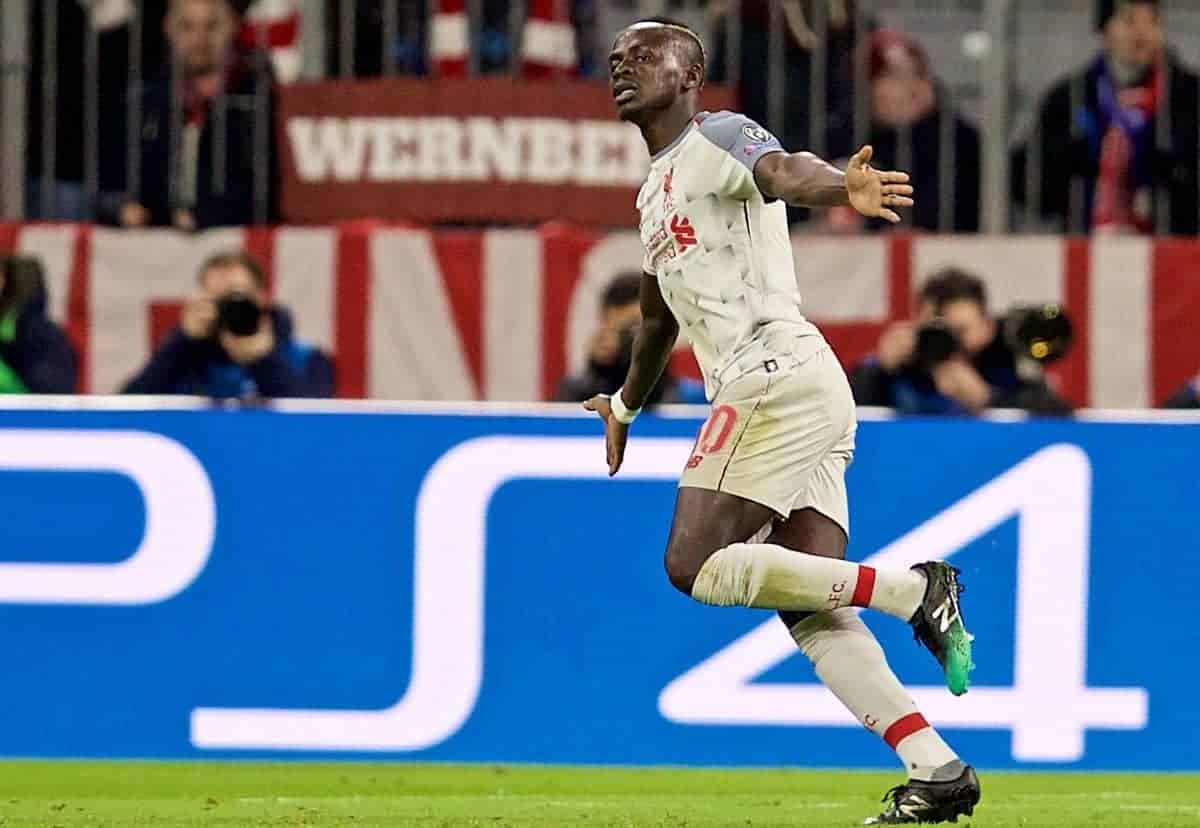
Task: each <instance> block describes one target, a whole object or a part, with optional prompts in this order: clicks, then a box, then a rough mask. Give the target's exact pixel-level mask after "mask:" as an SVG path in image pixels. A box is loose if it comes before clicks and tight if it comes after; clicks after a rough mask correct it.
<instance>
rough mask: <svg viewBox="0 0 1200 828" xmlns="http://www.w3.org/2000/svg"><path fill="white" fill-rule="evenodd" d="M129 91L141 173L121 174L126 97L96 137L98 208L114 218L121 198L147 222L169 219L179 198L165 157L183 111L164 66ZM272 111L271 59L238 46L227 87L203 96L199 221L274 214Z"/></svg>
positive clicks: (219, 223)
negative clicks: (141, 210)
mask: <svg viewBox="0 0 1200 828" xmlns="http://www.w3.org/2000/svg"><path fill="white" fill-rule="evenodd" d="M130 94H135V95H138V96H139V99H140V104H141V129H140V130H139V134H140V136H141V146H140V181H138V182H136V183H137V185H138V186H137V188H136V191H134V190H133V188H132V187H131V184H132V183H133V182H130V181H129V180H128V177H127V175H126V163H127V155H126V144H127V142H126V141H125V140H124V135H125V132H124V130H125V123H126V112H127V106H128V100H126V101H125V102H123V103H122V105H121V107H120V109H119V111H118V112H117V113H113V117H112V118H111V119H109V121H108V127H107V129H108V131H107V133H106V136H105V137H106V138H107V140H105V141H102V144H101V146H102V149H101V153H102V154H101V189H102V191H103V192H104V196H103V204H102V213H103V215H104V217H105V218H106V219H108V220H110V221H115V220H116V219H117V217H118V214H119V210H120V207H121V205H122V204H123V203H125V202H126V201H136V202H138V203H139V204H141V205H142V206H144V207H145V208H146V209H147V210H149V211H150V214H151V224H152V225H155V226H170V225H171V224H172V223H173V214H174V211H175V208H176V207H178V206H180V198H181V197H180V193H179V189H178V187H179V177H178V173H177V171H176V170H172V169H171V163H170V162H171V159H172V156H173V154H172V145H173V144H174V145H175V151H176V153H177V152H178V150H179V142H180V141H181V140H182V138H181V136H182V121H181V120H180V119H181V118H182V115H181V108H180V106H178V105H177V102H176V100H175V98H176V95H175V92H174V87H173V85H172V83H171V77H170V71H169V69H168V70H163V71H162V72H161V73H160V74H159V75H158V76H157V77H155V78H154V79H152V80H151V81H150V82H148V83H146V84H145V85H144V86H143V87H142V88H140V89H137V90H132V91H131V92H130ZM274 119H275V94H274V76H273V74H272V71H271V65H270V60H269V58H268V57H267V56H266V55H265V54H264V53H262V52H250V53H244V54H242V55H241V56H240V57H239V59H238V63H237V64H236V65H235V67H234V69H233V71H232V73H231V75H230V78H229V81H228V84H227V88H226V91H225V92H224V93H223V94H222V95H220V96H218V97H217V98H216V99H214V100H213V101H211V102H210V103H209V104H208V108H207V113H206V115H205V117H204V121H203V125H202V127H201V132H200V148H199V158H198V162H197V167H196V194H195V204H194V205H191V209H192V211H193V214H194V215H195V218H196V226H197V228H200V229H202V228H205V227H223V226H233V225H247V224H259V223H269V222H272V221H275V220H276V219H277V218H278V215H279V212H278V192H279V169H278V153H277V151H276V142H275V120H274ZM222 123H223V127H224V128H223V129H222V128H221V127H222ZM173 124H174V126H173ZM222 136H223V140H218V138H221V137H222ZM256 144H257V145H258V146H256ZM106 150H107V151H106ZM175 157H178V156H177V155H176V156H175ZM222 173H223V174H222ZM259 187H262V188H263V189H262V196H263V203H262V205H261V212H260V210H259V209H256V191H257V189H258V188H259ZM260 219H261V221H260Z"/></svg>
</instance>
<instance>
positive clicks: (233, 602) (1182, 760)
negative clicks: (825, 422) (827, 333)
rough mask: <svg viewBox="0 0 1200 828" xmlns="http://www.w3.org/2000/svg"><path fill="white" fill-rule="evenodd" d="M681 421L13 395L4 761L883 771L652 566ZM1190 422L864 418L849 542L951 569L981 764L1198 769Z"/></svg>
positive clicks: (924, 695) (918, 694) (776, 659)
mask: <svg viewBox="0 0 1200 828" xmlns="http://www.w3.org/2000/svg"><path fill="white" fill-rule="evenodd" d="M698 426H699V421H698V420H697V419H694V418H688V417H682V418H670V417H664V418H656V417H646V418H645V419H644V420H639V422H638V424H637V427H636V430H635V434H636V436H635V438H634V439H633V440H632V441H631V444H630V446H629V451H628V455H627V463H626V467H625V469H624V470H623V471H622V472H621V474H620V475H618V476H617V477H616V478H615V479H608V478H607V475H606V471H605V466H604V458H603V444H602V439H601V437H600V433H599V428H598V423H596V422H595V421H594V420H592V419H587V418H582V417H573V416H571V417H563V416H546V415H520V414H498V413H496V412H495V411H491V412H483V413H475V414H472V413H460V414H453V413H445V414H435V413H414V412H402V411H394V412H382V413H380V412H373V413H363V412H355V411H349V410H347V411H337V410H334V411H328V412H308V413H305V412H297V411H269V410H259V411H220V410H157V411H121V410H57V411H52V410H32V409H31V410H5V411H0V502H3V504H4V506H5V509H4V518H3V522H2V523H0V630H3V634H2V635H3V642H4V653H5V659H4V663H5V668H6V669H5V680H4V682H3V684H0V754H3V755H7V756H97V757H114V756H118V757H190V758H198V757H214V758H215V757H230V756H237V757H263V756H269V757H278V758H288V757H297V758H299V757H305V758H311V757H315V756H326V757H329V756H341V757H384V758H393V759H423V760H455V761H457V760H466V761H473V760H488V761H491V760H513V761H528V762H571V763H621V764H641V763H647V764H650V763H664V764H666V763H669V764H682V763H695V764H733V765H756V764H761V765H781V764H789V765H813V766H838V767H854V766H864V767H871V766H890V765H891V764H892V763H893V761H894V760H893V758H892V756H891V754H890V752H889V751H888V749H887V748H886V746H884V745H883V744H881V743H880V742H879V740H878V739H876V738H875V737H874V736H872V735H871V734H869V733H868V732H867V731H866V730H865V729H863V728H862V727H861V726H859V725H858V724H857V723H856V722H855V721H854V719H853V718H852V717H851V716H850V715H849V714H848V713H846V712H845V711H843V710H842V709H841V708H840V707H839V706H838V704H837V702H836V700H834V699H833V697H832V696H830V695H829V694H828V693H827V692H826V691H825V690H824V689H823V688H821V687H820V685H818V684H817V683H816V681H815V678H814V676H813V673H812V670H811V668H810V667H809V666H808V664H807V662H806V661H805V660H804V658H803V657H802V656H800V655H799V654H798V653H797V652H796V651H795V647H794V645H793V644H792V643H791V640H790V638H789V637H788V635H787V633H786V630H784V628H783V626H782V625H781V624H780V623H779V622H778V621H777V620H776V619H775V618H774V616H773V614H771V613H767V612H762V611H753V610H732V609H716V608H711V607H705V606H701V605H698V604H695V603H693V602H692V601H690V600H689V599H687V598H685V597H684V596H682V595H680V594H679V593H678V592H676V591H675V590H674V589H673V588H672V587H671V586H670V585H669V583H668V582H667V580H666V578H665V576H664V574H663V570H662V563H661V560H662V549H663V546H664V542H665V539H666V534H667V529H668V522H669V517H670V512H671V508H672V504H673V499H674V495H675V481H676V479H677V476H678V472H679V470H680V469H681V468H682V465H683V463H684V461H685V460H686V458H687V456H688V453H689V449H690V447H691V445H692V441H693V439H694V435H695V432H696V429H697V427H698ZM1198 460H1200V425H1195V424H1166V423H1110V422H1066V421H1063V422H1029V423H1005V422H975V421H965V420H962V421H946V420H923V421H913V420H909V421H899V420H897V421H877V422H876V421H872V422H864V423H863V424H862V425H861V427H860V431H859V447H858V454H857V457H856V460H855V462H854V464H853V465H852V467H851V469H850V472H849V488H850V498H851V512H852V524H853V526H852V538H851V544H850V556H851V557H852V558H854V559H856V560H870V561H871V562H873V563H874V564H875V565H876V566H907V565H908V564H910V563H912V562H915V561H918V560H924V559H928V558H945V557H951V558H952V559H953V560H954V562H955V563H956V564H957V565H959V566H960V567H961V568H962V569H963V571H964V579H965V581H966V583H967V584H968V592H967V593H966V595H965V596H964V601H965V604H964V611H965V612H966V613H967V617H968V620H969V622H970V625H971V626H972V628H973V631H974V632H975V634H976V636H977V641H976V661H977V663H978V665H979V667H978V669H977V671H976V672H975V674H974V677H973V678H974V682H975V683H974V686H973V687H972V690H971V691H970V693H968V694H967V695H966V696H964V697H962V698H953V697H951V696H950V695H949V693H948V692H946V691H945V689H944V688H943V687H942V685H941V683H940V672H939V670H938V668H937V665H936V664H935V663H934V662H933V660H932V659H931V658H930V657H929V656H928V654H927V653H926V652H924V651H923V650H921V649H920V648H919V647H918V646H916V645H915V644H914V642H913V640H912V636H911V633H910V632H909V630H908V628H907V627H906V626H905V625H904V624H901V623H899V622H897V621H895V620H893V619H891V618H887V617H882V616H873V615H871V614H870V613H868V614H866V615H864V618H866V620H867V621H868V623H869V624H870V625H871V627H872V628H873V629H874V630H875V631H876V632H877V633H878V635H879V637H880V639H881V641H882V642H883V644H884V647H885V649H886V650H887V652H888V655H889V659H890V661H891V663H892V666H893V667H894V668H895V669H896V671H897V672H898V673H899V675H900V676H901V678H902V679H903V680H904V681H905V682H906V684H908V685H909V686H910V689H911V690H912V693H913V696H914V698H915V699H916V700H917V702H918V704H919V705H920V706H921V707H922V709H923V710H924V711H925V712H926V715H927V716H928V718H930V719H931V720H932V721H934V722H935V723H937V724H939V725H940V726H941V728H942V729H943V730H944V733H945V735H946V736H947V738H948V740H949V741H950V742H951V743H952V744H953V745H954V746H955V747H956V748H957V749H958V750H959V752H960V753H961V754H963V755H964V756H966V757H968V758H970V760H971V761H973V762H974V763H976V764H977V765H980V766H986V767H1028V766H1043V767H1061V768H1130V769H1193V770H1195V769H1198V768H1200V754H1197V753H1196V751H1195V750H1194V746H1193V743H1194V739H1193V738H1191V737H1189V736H1186V735H1185V734H1192V735H1194V734H1196V733H1200V709H1198V708H1197V706H1196V704H1195V703H1194V694H1193V691H1192V688H1194V687H1195V685H1196V684H1197V682H1200V667H1198V666H1197V664H1196V660H1195V653H1196V652H1197V649H1198V645H1200V636H1198V635H1197V631H1196V630H1197V627H1196V625H1195V621H1194V616H1195V606H1196V603H1195V596H1196V595H1197V594H1198V593H1200V561H1198V560H1197V544H1196V540H1195V538H1196V528H1197V521H1196V508H1195V503H1196V496H1195V480H1196V469H1197V462H1198Z"/></svg>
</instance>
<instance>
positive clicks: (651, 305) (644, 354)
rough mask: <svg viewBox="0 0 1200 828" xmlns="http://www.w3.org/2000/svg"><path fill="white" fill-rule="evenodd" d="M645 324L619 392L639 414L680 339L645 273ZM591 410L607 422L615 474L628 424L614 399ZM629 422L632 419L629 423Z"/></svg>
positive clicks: (590, 404) (591, 404) (595, 401)
mask: <svg viewBox="0 0 1200 828" xmlns="http://www.w3.org/2000/svg"><path fill="white" fill-rule="evenodd" d="M641 306H642V324H641V327H640V328H638V333H637V337H636V338H635V339H634V340H633V359H632V361H631V362H630V364H629V373H628V374H627V375H626V377H625V384H624V385H622V386H621V388H620V389H618V391H617V393H618V394H620V395H621V399H620V401H619V407H620V408H621V409H622V410H624V411H627V412H637V411H639V410H641V408H642V406H643V405H645V403H646V400H648V399H649V398H650V392H651V391H653V390H654V386H655V385H656V384H657V383H658V379H659V377H661V376H662V372H663V370H664V369H665V368H666V367H667V360H668V359H670V357H671V350H672V349H673V348H674V347H675V339H676V338H677V337H678V336H679V323H678V322H676V321H675V317H674V316H673V315H672V314H671V309H670V308H668V307H667V303H666V302H665V301H664V300H663V298H662V292H661V291H660V290H659V288H658V277H657V276H654V275H652V274H650V273H643V274H642V289H641ZM583 407H584V408H586V409H587V410H588V411H595V412H596V413H597V414H599V415H600V418H601V419H602V420H604V437H605V447H606V449H607V455H608V473H609V475H610V476H611V475H614V474H616V473H617V470H618V469H620V468H621V461H622V460H623V459H624V458H625V441H626V440H627V439H628V437H629V422H622V421H621V420H620V419H618V418H617V417H616V416H614V415H613V405H612V400H611V399H610V398H609V397H607V396H605V395H603V394H601V395H599V396H596V397H592V398H591V399H590V400H588V401H587V402H585V403H584V404H583ZM629 421H630V422H631V421H632V420H629Z"/></svg>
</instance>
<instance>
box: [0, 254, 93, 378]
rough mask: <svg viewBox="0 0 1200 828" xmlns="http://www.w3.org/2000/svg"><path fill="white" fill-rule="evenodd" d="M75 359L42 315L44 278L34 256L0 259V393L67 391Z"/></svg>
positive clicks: (59, 331) (66, 342) (63, 336)
mask: <svg viewBox="0 0 1200 828" xmlns="http://www.w3.org/2000/svg"><path fill="white" fill-rule="evenodd" d="M76 366H77V360H76V358H75V351H74V349H73V348H72V347H71V343H70V341H69V340H68V339H67V337H66V334H64V333H63V332H62V329H61V328H59V327H58V325H56V324H54V323H53V322H52V321H50V318H49V317H48V316H46V277H45V274H44V273H43V272H42V264H41V262H39V261H38V260H37V259H32V258H28V257H25V256H5V257H4V258H3V259H0V394H70V393H73V392H74V391H75V380H76V370H77V369H76Z"/></svg>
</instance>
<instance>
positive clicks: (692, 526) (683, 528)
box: [665, 485, 775, 595]
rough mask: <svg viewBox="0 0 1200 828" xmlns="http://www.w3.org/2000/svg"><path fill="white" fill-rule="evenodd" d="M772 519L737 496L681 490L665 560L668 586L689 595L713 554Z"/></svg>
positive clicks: (766, 511) (758, 506)
mask: <svg viewBox="0 0 1200 828" xmlns="http://www.w3.org/2000/svg"><path fill="white" fill-rule="evenodd" d="M774 516H775V513H774V512H773V511H772V510H771V509H770V507H768V506H764V505H763V504H761V503H755V502H754V501H752V500H746V499H745V498H742V497H738V496H737V495H731V494H728V493H725V492H719V491H714V490H712V489H703V488H697V487H695V486H686V485H682V486H680V487H679V492H678V494H677V496H676V498H675V514H674V516H673V518H672V520H671V532H670V535H669V536H668V538H667V552H666V558H665V564H666V568H667V575H668V577H670V579H671V583H672V584H674V585H675V586H676V587H677V588H678V589H679V590H680V591H682V592H684V593H685V594H688V595H690V594H691V591H692V583H693V582H694V581H695V580H696V575H697V574H699V572H700V568H701V567H702V566H704V562H705V561H707V560H708V559H709V558H710V557H711V556H712V554H713V553H714V552H716V551H717V550H718V549H722V548H724V547H726V546H729V545H730V544H732V543H742V542H744V541H747V540H749V539H750V538H751V537H753V536H754V534H755V533H756V532H758V531H760V530H761V529H762V528H763V527H764V526H767V525H768V524H769V523H770V522H771V520H772V518H773V517H774Z"/></svg>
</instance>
